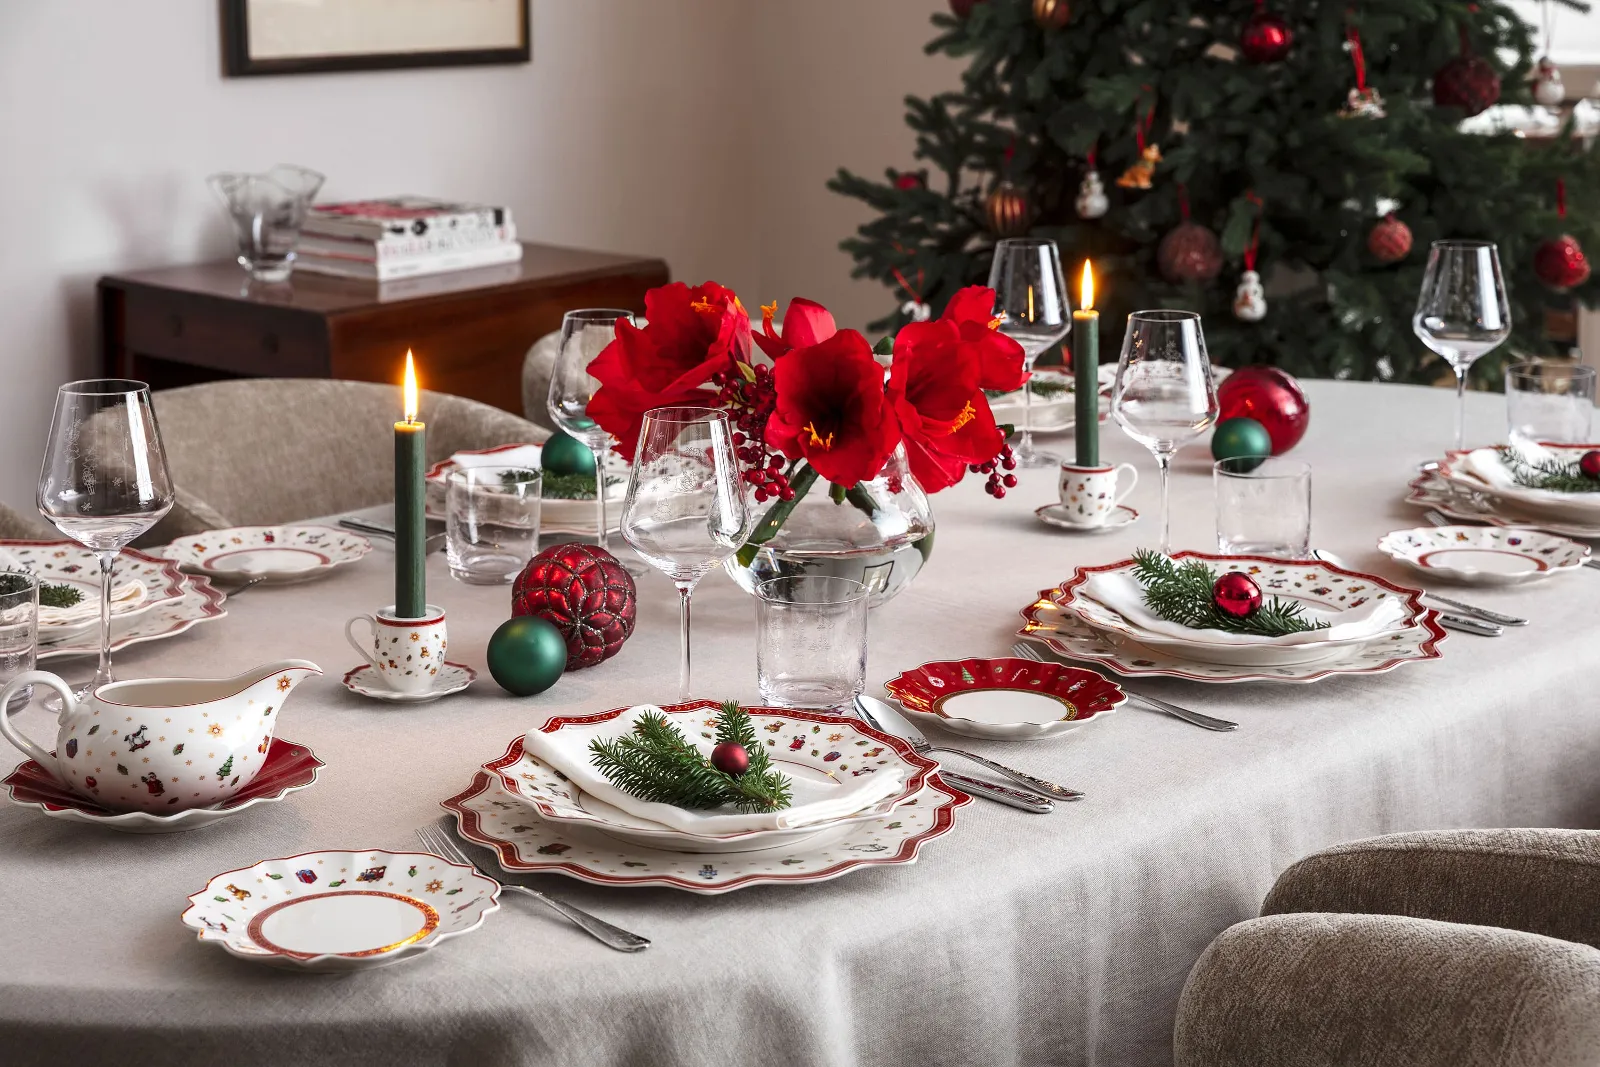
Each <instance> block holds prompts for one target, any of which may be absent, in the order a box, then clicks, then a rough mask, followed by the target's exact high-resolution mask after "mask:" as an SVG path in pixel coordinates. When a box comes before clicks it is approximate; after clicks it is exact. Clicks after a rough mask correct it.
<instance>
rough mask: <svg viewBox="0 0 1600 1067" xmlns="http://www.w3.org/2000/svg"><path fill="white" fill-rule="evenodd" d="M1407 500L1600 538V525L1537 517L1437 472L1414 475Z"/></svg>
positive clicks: (1456, 513) (1455, 513) (1462, 516)
mask: <svg viewBox="0 0 1600 1067" xmlns="http://www.w3.org/2000/svg"><path fill="white" fill-rule="evenodd" d="M1405 501H1406V503H1407V504H1415V505H1416V506H1417V507H1420V508H1432V509H1433V510H1435V511H1437V512H1439V513H1440V514H1441V515H1444V516H1445V517H1446V518H1450V519H1458V520H1462V521H1465V522H1486V523H1488V524H1490V525H1491V526H1503V527H1518V528H1522V529H1531V530H1543V531H1544V532H1545V533H1552V534H1556V535H1557V536H1560V537H1579V538H1582V539H1584V540H1586V541H1592V540H1595V539H1597V538H1600V525H1591V524H1588V523H1573V522H1562V521H1559V520H1555V519H1550V518H1534V517H1532V516H1530V515H1525V514H1521V513H1519V512H1517V511H1515V510H1514V509H1512V508H1508V507H1506V506H1505V505H1504V503H1503V502H1499V501H1496V500H1495V499H1493V498H1491V497H1490V496H1488V495H1487V494H1484V493H1474V492H1471V491H1470V490H1467V489H1464V488H1461V487H1459V486H1454V485H1452V484H1451V483H1450V482H1447V481H1445V480H1444V479H1443V478H1441V477H1439V476H1438V475H1437V474H1434V473H1431V472H1430V473H1427V474H1423V475H1419V476H1418V477H1416V478H1413V479H1412V480H1411V481H1410V482H1408V483H1407V484H1406V496H1405Z"/></svg>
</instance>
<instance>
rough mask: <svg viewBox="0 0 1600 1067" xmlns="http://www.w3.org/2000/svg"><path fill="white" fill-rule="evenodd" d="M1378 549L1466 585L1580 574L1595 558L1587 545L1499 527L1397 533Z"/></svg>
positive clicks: (1382, 541)
mask: <svg viewBox="0 0 1600 1067" xmlns="http://www.w3.org/2000/svg"><path fill="white" fill-rule="evenodd" d="M1378 551H1380V552H1382V553H1383V554H1384V555H1386V556H1388V557H1390V558H1391V559H1396V560H1399V561H1400V562H1401V563H1404V564H1406V565H1407V566H1409V567H1413V568H1415V569H1416V570H1419V571H1422V572H1423V573H1425V574H1430V575H1433V576H1434V577H1437V578H1439V579H1441V580H1444V581H1456V582H1462V583H1464V584H1467V585H1521V584H1524V583H1527V582H1538V581H1543V580H1544V579H1545V578H1548V577H1549V576H1550V575H1552V574H1559V573H1563V572H1566V571H1575V570H1578V569H1579V568H1581V567H1582V566H1583V565H1584V563H1585V561H1587V560H1588V559H1589V556H1590V549H1589V546H1588V545H1580V544H1578V543H1577V542H1576V541H1569V540H1567V539H1566V538H1565V537H1556V536H1554V535H1552V534H1547V533H1543V532H1541V531H1539V530H1534V529H1521V528H1511V529H1507V528H1505V527H1499V526H1424V527H1420V528H1418V529H1415V530H1398V531H1396V532H1394V533H1391V534H1385V535H1384V536H1383V537H1382V539H1380V540H1379V541H1378Z"/></svg>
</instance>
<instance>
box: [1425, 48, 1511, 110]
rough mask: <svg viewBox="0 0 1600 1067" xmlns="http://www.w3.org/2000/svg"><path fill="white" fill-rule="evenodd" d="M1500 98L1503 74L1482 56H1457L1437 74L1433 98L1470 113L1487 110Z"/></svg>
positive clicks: (1439, 102) (1435, 101)
mask: <svg viewBox="0 0 1600 1067" xmlns="http://www.w3.org/2000/svg"><path fill="white" fill-rule="evenodd" d="M1499 99H1500V75H1499V74H1497V73H1495V69H1494V67H1492V66H1490V64H1489V61H1488V60H1486V59H1484V58H1483V57H1482V56H1456V58H1454V59H1452V60H1451V61H1450V62H1448V63H1446V64H1445V65H1444V66H1442V67H1440V68H1439V69H1438V70H1437V71H1436V72H1435V73H1434V75H1433V102H1434V104H1435V105H1436V106H1438V107H1458V108H1460V109H1461V110H1462V111H1464V112H1466V114H1467V117H1468V118H1471V117H1472V116H1473V115H1476V114H1478V113H1479V112H1481V111H1485V110H1487V109H1488V108H1491V107H1493V106H1494V105H1495V103H1496V102H1497V101H1499Z"/></svg>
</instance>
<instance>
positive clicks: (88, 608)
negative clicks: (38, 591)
mask: <svg viewBox="0 0 1600 1067" xmlns="http://www.w3.org/2000/svg"><path fill="white" fill-rule="evenodd" d="M0 570H10V571H27V570H29V568H28V567H27V566H26V565H25V564H24V563H23V562H22V561H21V560H20V559H18V558H17V557H16V555H15V554H13V553H12V552H10V551H8V550H7V549H4V548H0ZM29 573H32V572H31V571H30V572H29ZM39 581H40V584H42V585H51V584H58V583H53V582H52V581H51V580H50V579H49V578H48V577H43V578H40V579H39ZM75 588H77V589H78V590H79V591H80V592H82V593H83V599H82V600H80V601H78V602H77V603H76V604H74V605H72V607H70V608H51V607H46V606H44V605H43V604H41V605H39V628H40V629H41V630H44V629H48V628H50V627H52V626H73V625H76V624H78V623H81V622H86V621H88V620H91V619H98V618H99V617H100V594H99V593H98V592H96V591H94V590H92V589H85V588H83V587H82V586H76V587H75ZM148 595H149V591H148V590H147V589H145V587H144V583H143V582H141V581H139V580H138V579H137V578H134V579H131V580H129V581H125V582H121V583H119V584H117V585H113V586H112V587H111V613H112V614H113V615H115V614H116V613H117V612H119V611H127V610H128V609H129V608H135V607H138V606H139V605H140V604H143V603H144V601H145V598H146V597H147V596H148Z"/></svg>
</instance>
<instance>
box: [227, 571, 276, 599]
mask: <svg viewBox="0 0 1600 1067" xmlns="http://www.w3.org/2000/svg"><path fill="white" fill-rule="evenodd" d="M266 580H267V576H266V575H265V574H258V575H256V576H255V577H254V578H249V579H246V580H245V582H244V584H243V585H239V586H236V587H235V588H233V589H230V590H228V591H227V592H226V593H224V594H223V598H224V599H226V600H232V599H233V598H234V597H236V596H238V595H239V594H240V593H242V592H244V591H245V590H246V589H251V588H253V587H255V586H258V585H260V584H261V583H262V582H264V581H266Z"/></svg>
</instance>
